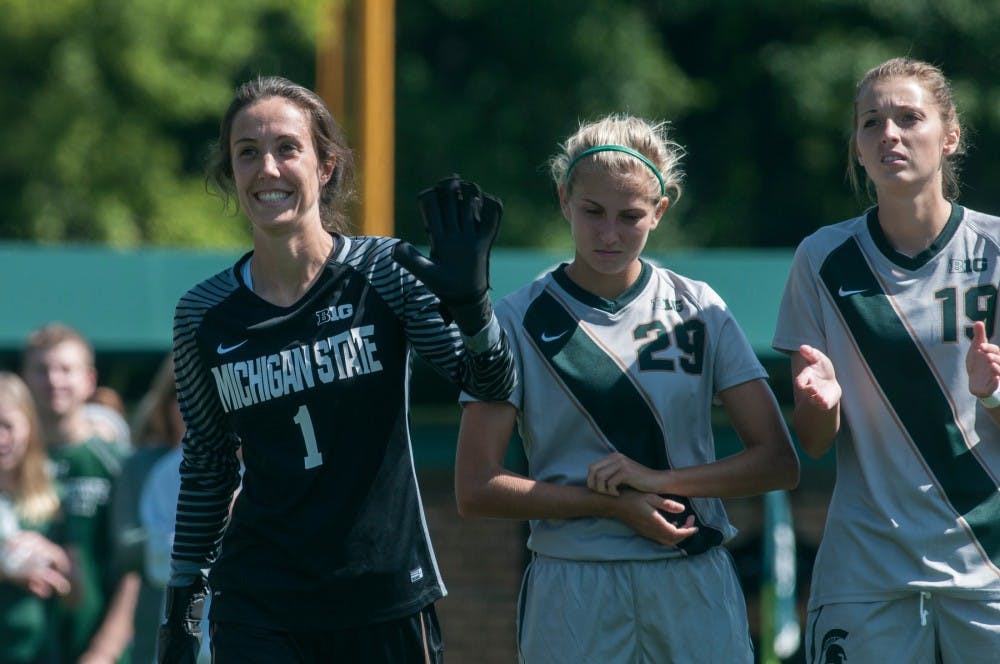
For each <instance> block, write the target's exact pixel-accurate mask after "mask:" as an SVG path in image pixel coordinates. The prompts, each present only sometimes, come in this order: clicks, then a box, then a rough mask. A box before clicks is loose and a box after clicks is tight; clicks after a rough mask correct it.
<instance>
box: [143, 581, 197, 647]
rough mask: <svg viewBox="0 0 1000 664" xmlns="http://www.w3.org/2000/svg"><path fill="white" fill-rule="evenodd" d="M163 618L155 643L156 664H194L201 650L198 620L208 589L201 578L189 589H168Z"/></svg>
mask: <svg viewBox="0 0 1000 664" xmlns="http://www.w3.org/2000/svg"><path fill="white" fill-rule="evenodd" d="M166 595H167V608H166V619H165V620H164V622H163V624H162V625H160V635H159V640H158V642H157V647H156V650H157V660H156V661H157V662H159V664H195V662H197V661H198V651H199V650H201V618H202V615H204V613H205V597H206V596H207V595H208V588H207V586H206V583H205V579H204V578H203V577H199V578H198V580H197V581H195V582H194V583H192V584H191V585H189V586H167V588H166Z"/></svg>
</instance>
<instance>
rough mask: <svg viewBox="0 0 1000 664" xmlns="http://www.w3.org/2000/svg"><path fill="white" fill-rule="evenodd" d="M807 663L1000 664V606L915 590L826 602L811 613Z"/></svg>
mask: <svg viewBox="0 0 1000 664" xmlns="http://www.w3.org/2000/svg"><path fill="white" fill-rule="evenodd" d="M806 661H807V662H809V663H810V664H826V663H827V662H835V663H837V664H839V663H840V662H847V663H849V664H885V662H907V663H908V664H909V663H913V664H924V663H925V662H926V663H927V664H935V663H940V664H980V663H982V664H987V663H989V664H993V663H995V662H1000V602H996V601H988V600H970V599H957V598H955V597H948V596H945V595H941V594H933V593H926V592H925V593H919V592H915V593H913V594H912V595H910V596H907V597H904V598H901V599H894V600H888V601H884V602H850V603H842V604H826V605H824V606H821V607H819V608H818V609H815V610H813V611H810V612H809V622H808V623H807V625H806Z"/></svg>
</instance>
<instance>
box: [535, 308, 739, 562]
mask: <svg viewBox="0 0 1000 664" xmlns="http://www.w3.org/2000/svg"><path fill="white" fill-rule="evenodd" d="M524 328H525V330H526V331H527V332H528V335H529V336H530V337H531V339H532V341H533V342H534V344H535V346H536V347H537V348H538V350H539V351H540V353H541V354H542V356H543V357H544V358H545V360H546V361H547V362H548V364H549V367H550V368H551V369H552V370H553V371H554V372H555V374H556V376H557V377H558V379H559V380H560V381H561V382H562V384H563V386H564V387H565V389H566V391H567V392H568V393H569V394H571V395H572V396H573V398H574V399H575V400H576V402H577V403H578V404H579V405H580V407H581V409H582V411H583V415H584V416H586V417H587V418H588V419H590V421H591V422H592V423H593V424H594V426H595V427H597V429H599V430H600V431H601V433H603V434H604V436H605V437H606V438H607V440H608V441H609V442H610V443H611V445H612V446H613V447H614V449H616V450H617V451H619V452H621V453H622V454H624V455H625V456H627V457H629V458H630V459H634V460H635V461H638V462H639V463H641V464H643V465H644V466H647V467H649V468H655V469H658V470H667V469H669V468H670V462H669V461H668V459H667V453H666V444H665V442H664V440H663V437H664V436H663V432H662V431H661V429H660V425H659V422H658V420H657V419H656V417H655V416H654V414H653V412H652V410H651V407H650V404H649V403H648V402H647V401H646V399H645V398H644V397H643V395H642V393H641V392H640V391H639V390H638V389H637V388H636V386H635V385H634V384H633V383H632V380H631V379H630V378H629V376H628V375H627V374H626V373H625V372H624V371H622V370H621V368H620V367H619V366H618V364H617V363H616V362H615V361H614V360H613V359H612V358H611V357H609V356H608V354H607V353H605V352H604V351H603V350H602V349H601V348H600V347H599V346H598V345H597V344H595V343H594V341H593V340H592V339H591V338H590V337H589V336H588V335H587V334H586V333H585V332H583V331H582V330H581V329H580V328H579V326H578V322H577V320H576V318H575V317H574V316H573V315H572V314H570V312H568V311H567V310H566V309H565V308H564V307H563V306H562V305H561V304H560V303H559V302H558V301H557V300H556V299H555V298H554V297H553V296H552V295H551V294H549V293H548V292H542V293H541V294H540V295H539V296H538V297H537V298H535V300H534V301H533V302H532V303H531V305H530V306H529V307H528V310H527V311H526V312H525V314H524ZM669 497H670V498H671V499H673V500H677V501H678V502H681V503H684V505H685V507H686V510H685V512H684V513H683V514H680V515H676V514H672V515H670V518H671V519H673V520H680V521H682V520H683V519H686V518H687V517H688V514H691V513H692V512H691V502H690V500H689V499H687V498H685V497H678V496H669ZM695 525H697V526H698V532H697V533H696V534H695V535H693V536H692V537H689V538H688V539H686V540H684V541H683V542H681V543H680V544H679V545H678V546H679V548H681V549H683V550H684V551H686V552H687V553H691V554H694V553H701V552H703V551H706V550H707V549H709V548H711V547H713V546H716V545H718V544H720V543H721V542H722V532H721V531H719V530H716V529H714V528H710V527H708V526H706V525H705V524H704V523H702V522H701V520H700V519H698V517H697V515H695Z"/></svg>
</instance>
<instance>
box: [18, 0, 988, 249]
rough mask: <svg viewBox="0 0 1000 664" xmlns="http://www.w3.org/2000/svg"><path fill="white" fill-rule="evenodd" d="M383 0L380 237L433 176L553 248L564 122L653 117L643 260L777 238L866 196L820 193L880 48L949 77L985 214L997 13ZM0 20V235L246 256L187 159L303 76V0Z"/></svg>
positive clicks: (826, 1)
mask: <svg viewBox="0 0 1000 664" xmlns="http://www.w3.org/2000/svg"><path fill="white" fill-rule="evenodd" d="M396 7H397V21H396V25H397V35H396V43H397V67H396V131H397V135H396V149H397V155H396V174H395V185H394V186H395V190H396V195H395V201H396V233H397V234H399V235H401V236H404V237H407V238H409V239H412V240H414V241H418V242H419V241H421V240H422V239H423V234H422V231H421V229H420V221H419V218H418V214H417V208H416V205H415V196H416V194H417V192H418V191H419V190H420V189H421V188H423V187H426V186H427V185H429V184H431V183H432V182H433V181H434V180H435V179H437V178H439V177H441V176H443V175H446V174H449V173H451V172H455V171H457V172H459V173H461V174H463V175H465V176H467V177H470V178H473V179H476V180H478V181H480V182H481V183H482V184H483V186H484V187H485V188H486V189H488V190H489V191H491V192H494V193H496V194H498V195H499V196H501V197H502V198H503V199H504V202H505V205H506V213H505V215H504V224H503V227H502V229H501V233H500V238H499V243H500V244H503V245H508V246H541V247H562V248H567V247H569V246H570V241H569V237H568V228H567V225H566V224H565V223H563V221H562V219H561V216H560V214H559V210H558V206H557V204H556V198H555V192H554V190H553V187H552V184H551V182H550V179H549V176H548V171H547V164H546V162H547V159H548V158H549V156H550V155H551V154H553V153H554V152H555V150H556V141H559V140H561V139H562V138H564V137H565V136H567V135H568V134H570V133H571V132H572V131H573V130H574V129H575V128H576V126H577V124H578V123H579V122H580V121H581V120H585V119H591V118H594V117H598V116H600V115H603V114H606V113H609V112H615V111H626V112H631V113H635V114H638V115H643V116H646V117H650V118H654V119H665V120H670V121H672V122H673V124H674V126H673V135H674V137H675V138H676V139H677V140H678V141H679V142H680V143H681V144H682V145H684V146H685V147H686V148H687V150H688V157H687V159H686V160H685V170H686V172H687V178H686V182H685V189H684V195H683V196H682V197H681V199H680V201H679V202H678V204H677V205H676V206H674V207H673V208H671V209H670V210H669V211H668V213H667V217H666V222H667V223H666V224H663V225H661V227H660V229H659V230H658V231H657V232H656V233H654V234H653V236H652V238H651V248H652V249H654V250H655V249H663V248H668V247H674V246H750V247H787V246H794V245H795V244H797V243H798V241H799V240H801V238H802V237H803V236H804V235H805V234H806V233H808V232H810V231H812V230H813V229H815V228H816V227H818V226H820V225H823V224H828V223H831V222H834V221H838V220H840V219H844V218H847V217H848V216H852V215H854V214H856V213H858V212H859V211H860V210H862V209H863V208H864V207H865V206H866V205H868V204H869V202H868V201H867V200H866V199H864V198H862V199H860V200H859V199H857V198H855V197H854V196H853V194H852V193H851V192H850V191H849V189H848V186H847V184H846V180H845V177H844V175H845V168H846V140H847V136H848V133H849V129H850V122H851V113H852V99H853V95H854V83H855V81H856V80H857V79H858V78H859V77H860V76H861V75H862V74H863V72H864V71H865V70H866V69H868V68H869V67H870V66H872V65H874V64H876V63H878V62H880V61H881V60H884V59H886V58H888V57H892V56H895V55H911V56H913V57H917V58H922V59H925V60H929V61H931V62H934V63H936V64H939V65H941V66H942V68H943V69H944V71H945V73H946V74H947V75H948V76H949V77H950V78H951V79H952V81H953V82H954V84H955V89H956V93H957V97H958V101H959V105H960V109H961V110H962V111H963V116H964V120H965V121H966V123H967V127H968V129H969V131H968V132H967V136H971V139H972V140H971V141H970V142H971V144H972V146H973V149H972V150H971V151H970V154H969V155H968V158H967V159H966V161H965V167H964V175H963V181H964V187H963V195H962V197H961V199H960V200H961V202H963V203H965V204H968V205H969V206H971V207H976V208H979V209H982V210H984V211H987V212H989V211H992V212H1000V193H998V192H997V190H996V188H995V186H994V183H995V182H997V181H1000V162H997V161H996V160H992V159H989V158H988V155H989V152H988V150H985V149H983V147H984V146H987V145H989V144H990V143H992V142H995V141H997V140H998V139H1000V81H998V80H997V79H996V77H995V76H994V71H995V69H996V68H997V65H998V64H1000V42H997V40H996V39H995V38H994V35H995V34H997V32H998V31H1000V0H933V1H932V0H909V1H908V2H886V1H885V0H800V2H797V3H789V2H787V0H754V2H746V1H744V0H712V1H706V0H671V2H669V3H666V2H654V1H652V0H631V1H630V0H578V2H574V3H566V2H562V1H560V0H535V1H533V2H509V1H508V0H407V1H406V2H397V3H396ZM0 15H2V16H3V17H4V20H3V21H0V43H2V44H4V46H3V55H4V57H3V58H0V81H3V85H2V86H0V108H3V109H4V111H5V122H4V123H3V124H2V125H0V141H2V145H3V146H4V149H3V150H2V151H0V195H2V196H3V197H4V200H5V201H6V203H7V204H6V206H5V210H4V213H3V214H0V238H3V239H38V240H42V241H65V240H85V241H94V242H101V243H108V244H113V245H130V244H137V243H155V244H193V245H215V246H219V245H230V246H231V245H244V244H245V243H246V241H247V228H246V224H245V223H242V222H240V221H238V220H235V219H231V218H230V217H229V216H227V214H226V213H225V212H224V211H223V209H222V206H221V202H220V201H218V199H215V198H212V197H210V196H207V195H206V194H205V190H204V181H203V178H202V158H203V155H204V151H205V148H206V147H207V145H208V143H209V141H210V140H211V139H212V138H213V137H214V136H215V134H216V128H217V123H218V120H219V116H220V115H221V113H222V111H223V108H224V106H225V104H226V103H227V101H228V99H229V97H230V95H231V92H232V89H233V87H234V86H235V85H236V84H237V83H239V82H240V81H242V80H243V79H245V78H246V77H247V76H249V75H252V74H256V73H268V74H270V73H275V74H283V75H286V76H288V77H290V78H292V79H294V80H297V81H299V82H302V83H305V84H307V85H311V84H313V82H314V80H315V39H316V18H317V7H316V0H241V1H239V2H237V0H215V1H214V2H211V3H206V2H199V1H198V0H171V1H170V2H163V1H162V0H160V1H154V0H87V1H84V0H52V1H50V2H37V1H35V0H0ZM348 37H350V36H348ZM347 129H348V136H349V138H350V137H351V127H350V126H348V127H347ZM363 157H364V155H359V158H363ZM369 186H371V185H369ZM230 214H231V211H230Z"/></svg>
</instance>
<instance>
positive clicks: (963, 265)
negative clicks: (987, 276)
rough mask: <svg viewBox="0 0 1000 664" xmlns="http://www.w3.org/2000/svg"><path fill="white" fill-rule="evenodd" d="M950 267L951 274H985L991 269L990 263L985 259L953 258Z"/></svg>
mask: <svg viewBox="0 0 1000 664" xmlns="http://www.w3.org/2000/svg"><path fill="white" fill-rule="evenodd" d="M949 266H950V267H949V268H948V271H949V272H958V273H964V272H985V271H986V268H987V267H989V261H987V260H986V259H985V258H965V259H960V258H952V259H951V263H950V264H949Z"/></svg>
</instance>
